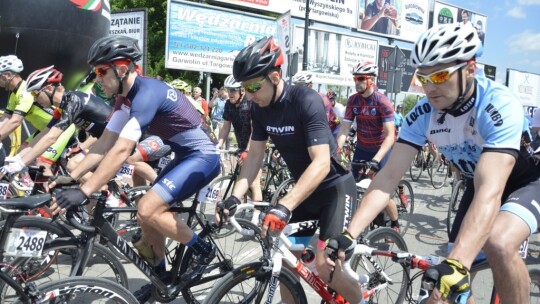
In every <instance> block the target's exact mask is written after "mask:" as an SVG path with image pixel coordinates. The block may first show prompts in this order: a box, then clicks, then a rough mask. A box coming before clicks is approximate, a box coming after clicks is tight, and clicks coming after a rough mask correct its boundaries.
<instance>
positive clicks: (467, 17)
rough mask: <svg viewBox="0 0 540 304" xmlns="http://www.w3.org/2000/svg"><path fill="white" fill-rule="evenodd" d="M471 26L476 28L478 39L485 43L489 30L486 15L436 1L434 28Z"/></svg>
mask: <svg viewBox="0 0 540 304" xmlns="http://www.w3.org/2000/svg"><path fill="white" fill-rule="evenodd" d="M456 22H459V23H462V24H471V25H472V26H474V27H475V28H476V32H477V33H478V37H479V38H480V40H481V41H482V44H483V43H484V40H485V37H486V29H487V17H486V15H482V14H478V13H475V12H472V11H470V10H467V9H464V8H459V7H456V6H453V5H450V4H446V3H443V2H439V1H435V6H434V10H433V26H439V25H440V24H448V23H456Z"/></svg>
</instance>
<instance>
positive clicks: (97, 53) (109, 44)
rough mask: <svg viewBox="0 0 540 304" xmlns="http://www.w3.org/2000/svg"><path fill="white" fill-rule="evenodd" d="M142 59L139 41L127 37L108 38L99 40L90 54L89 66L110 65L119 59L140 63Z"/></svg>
mask: <svg viewBox="0 0 540 304" xmlns="http://www.w3.org/2000/svg"><path fill="white" fill-rule="evenodd" d="M141 57H142V52H141V49H140V48H139V45H138V44H137V39H133V38H131V37H126V36H107V37H103V38H100V39H98V40H97V41H96V42H94V44H93V45H92V47H91V48H90V51H89V52H88V64H90V65H96V64H99V63H109V62H112V61H115V60H118V59H130V60H132V61H138V60H139V59H141Z"/></svg>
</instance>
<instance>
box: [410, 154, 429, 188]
mask: <svg viewBox="0 0 540 304" xmlns="http://www.w3.org/2000/svg"><path fill="white" fill-rule="evenodd" d="M426 154H427V155H426ZM433 158H434V157H433V155H431V153H430V152H429V151H428V147H427V146H424V147H422V149H420V150H419V151H418V153H416V156H415V157H414V159H413V161H412V163H411V166H410V167H409V175H410V176H411V180H412V181H414V182H416V181H418V180H419V179H420V176H421V175H422V172H423V171H424V170H427V171H428V174H431V173H430V171H431V170H430V168H431V166H432V165H433V162H434V159H433Z"/></svg>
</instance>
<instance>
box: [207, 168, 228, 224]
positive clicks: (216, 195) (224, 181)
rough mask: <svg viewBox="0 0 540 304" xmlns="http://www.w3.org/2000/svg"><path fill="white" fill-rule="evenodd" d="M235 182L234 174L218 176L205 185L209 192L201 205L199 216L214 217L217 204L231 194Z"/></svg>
mask: <svg viewBox="0 0 540 304" xmlns="http://www.w3.org/2000/svg"><path fill="white" fill-rule="evenodd" d="M233 183H234V181H233V180H232V175H226V176H221V177H219V178H217V179H216V180H214V181H212V182H211V183H210V184H209V185H208V186H206V187H205V188H206V189H208V193H207V194H206V197H205V199H204V200H201V203H200V206H199V216H200V217H201V218H202V219H203V220H205V219H213V218H214V214H215V212H216V205H217V204H218V203H220V202H222V201H223V200H224V199H225V198H227V197H228V196H229V195H230V194H231V192H232V188H233Z"/></svg>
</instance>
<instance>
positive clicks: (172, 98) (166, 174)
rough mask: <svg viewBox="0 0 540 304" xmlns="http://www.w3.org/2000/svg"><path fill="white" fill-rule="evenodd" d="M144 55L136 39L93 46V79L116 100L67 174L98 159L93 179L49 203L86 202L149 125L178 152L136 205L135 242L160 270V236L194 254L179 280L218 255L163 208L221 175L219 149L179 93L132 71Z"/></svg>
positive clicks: (145, 294)
mask: <svg viewBox="0 0 540 304" xmlns="http://www.w3.org/2000/svg"><path fill="white" fill-rule="evenodd" d="M141 56H142V52H141V51H140V49H139V47H138V44H137V40H136V39H132V38H130V37H126V36H107V37H103V38H100V39H98V40H97V41H96V42H95V43H94V44H93V45H92V47H91V48H90V50H89V53H88V63H89V64H90V65H91V66H93V67H94V68H95V71H96V74H97V76H98V77H97V79H96V82H98V83H101V84H102V86H103V90H104V92H105V93H106V94H107V95H108V96H115V95H116V104H115V107H114V110H113V111H114V112H113V114H112V116H111V118H110V120H109V123H108V124H107V126H106V129H105V130H104V131H103V135H102V136H101V138H100V139H99V140H100V144H99V145H94V147H97V148H96V149H95V150H94V148H93V149H92V150H93V151H90V153H89V154H88V155H87V156H86V157H85V159H84V160H83V161H82V162H81V164H80V165H79V166H78V167H77V169H76V170H74V171H72V172H71V176H72V177H73V178H74V179H75V180H77V179H79V178H80V177H81V176H82V174H84V173H85V172H87V171H88V170H89V169H91V168H92V167H94V166H96V165H98V167H97V169H96V171H95V172H94V174H93V178H92V179H90V180H88V181H86V182H85V183H84V184H82V185H81V187H80V188H74V189H66V190H63V191H61V192H60V193H58V194H57V195H56V201H55V202H54V203H53V204H52V206H51V207H52V208H51V209H53V213H54V214H56V213H58V212H60V210H62V208H66V209H71V208H76V207H77V206H78V205H80V204H81V203H83V202H85V201H86V200H87V199H88V196H89V195H90V194H91V193H93V192H95V191H97V190H99V188H100V187H101V186H102V185H103V184H104V182H106V181H108V180H110V178H112V177H113V176H114V175H115V174H116V172H117V171H118V169H119V168H120V167H121V166H122V163H123V162H124V161H125V160H126V159H127V158H128V156H129V155H130V154H131V151H132V150H133V148H135V145H136V143H137V141H138V140H139V138H140V137H141V135H142V132H144V131H146V130H148V131H150V132H151V133H152V134H155V135H157V136H159V137H161V138H162V139H163V140H164V142H165V143H167V144H169V145H170V146H171V147H172V149H173V151H174V152H175V158H174V160H172V161H171V162H170V163H169V164H168V165H167V167H165V168H164V169H163V171H162V172H161V173H160V175H159V176H158V178H157V179H156V182H155V184H154V185H153V187H152V189H151V190H150V191H148V192H147V193H146V194H145V195H144V196H143V197H142V198H141V199H140V200H139V202H138V204H137V219H138V221H139V224H140V225H141V228H142V231H143V233H142V238H141V239H140V240H138V241H137V242H136V243H135V244H134V246H135V248H137V249H138V250H139V253H140V254H141V255H142V256H143V257H144V258H145V259H146V260H147V261H148V262H149V263H151V264H152V265H154V266H157V268H156V271H158V273H159V272H161V273H162V272H163V271H164V268H165V260H164V255H165V253H164V250H165V246H164V245H165V237H169V238H172V239H174V240H176V241H178V242H182V243H183V244H185V245H186V246H188V247H190V248H191V250H193V252H194V254H195V257H196V258H195V263H194V264H192V265H190V267H189V269H188V271H187V272H186V273H185V274H184V275H183V278H182V279H183V280H185V281H190V280H197V279H198V278H199V277H200V276H201V275H202V272H203V271H204V269H205V268H206V266H208V264H209V263H210V262H211V260H212V259H213V258H214V257H215V247H214V246H213V245H212V244H211V243H209V242H207V241H206V240H204V239H202V238H199V237H198V235H197V234H196V233H195V232H193V231H192V230H191V229H190V228H189V227H188V226H187V225H186V224H185V223H184V222H183V221H182V220H177V218H176V217H175V216H174V215H173V214H172V213H170V212H168V209H169V206H170V204H171V203H173V202H176V201H181V200H183V199H186V198H188V197H190V196H191V195H192V194H193V193H194V192H195V191H197V189H200V188H202V187H203V186H204V185H206V184H208V183H209V182H210V181H211V180H212V179H213V178H214V177H216V176H217V175H218V173H219V169H220V164H219V154H218V152H217V150H216V147H215V145H214V144H213V143H212V142H211V141H210V138H209V137H208V136H207V135H206V134H205V133H204V131H203V130H202V129H201V128H200V124H201V118H200V114H199V113H198V112H197V110H196V109H195V108H194V107H193V106H192V105H191V103H190V102H189V101H188V100H187V99H186V98H185V97H184V95H182V94H179V92H178V91H177V90H176V89H174V88H172V87H171V86H169V85H168V84H166V83H164V82H162V81H159V80H156V79H153V78H146V77H140V76H139V75H138V74H137V72H136V64H135V62H136V61H137V60H139V59H140V58H141ZM105 154H106V155H105ZM165 274H166V273H165ZM150 287H151V285H146V286H143V288H142V289H141V290H139V291H138V292H137V293H136V295H137V297H138V298H139V300H141V301H143V300H147V299H148V298H149V297H150V295H151V288H150Z"/></svg>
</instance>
